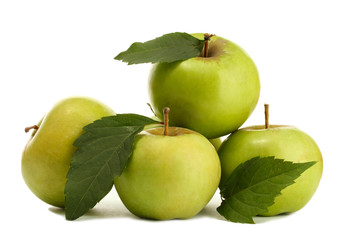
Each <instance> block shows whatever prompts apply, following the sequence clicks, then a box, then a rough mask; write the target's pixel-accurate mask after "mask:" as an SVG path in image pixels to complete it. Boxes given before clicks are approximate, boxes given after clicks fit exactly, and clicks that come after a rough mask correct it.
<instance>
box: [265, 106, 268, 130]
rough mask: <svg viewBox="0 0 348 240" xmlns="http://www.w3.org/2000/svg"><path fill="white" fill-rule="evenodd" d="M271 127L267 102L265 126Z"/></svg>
mask: <svg viewBox="0 0 348 240" xmlns="http://www.w3.org/2000/svg"><path fill="white" fill-rule="evenodd" d="M268 127H269V105H268V104H265V128H266V129H267V128H268Z"/></svg>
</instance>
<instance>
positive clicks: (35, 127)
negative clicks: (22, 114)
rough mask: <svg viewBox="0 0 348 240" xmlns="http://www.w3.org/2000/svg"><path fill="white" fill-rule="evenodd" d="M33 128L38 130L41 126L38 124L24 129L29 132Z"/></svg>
mask: <svg viewBox="0 0 348 240" xmlns="http://www.w3.org/2000/svg"><path fill="white" fill-rule="evenodd" d="M31 129H34V130H38V129H39V126H38V125H33V126H30V127H26V128H25V129H24V131H25V132H26V133H27V132H29V131H30V130H31Z"/></svg>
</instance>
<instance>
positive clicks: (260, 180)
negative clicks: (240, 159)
mask: <svg viewBox="0 0 348 240" xmlns="http://www.w3.org/2000/svg"><path fill="white" fill-rule="evenodd" d="M315 163H316V162H306V163H293V162H289V161H284V160H282V159H276V158H275V157H273V156H272V157H264V158H261V157H255V158H252V159H250V160H248V161H246V162H244V163H242V164H240V165H239V166H238V167H237V168H236V169H235V170H234V171H233V172H232V174H231V175H230V176H229V178H228V179H227V180H226V182H225V184H224V185H223V186H222V187H221V192H220V194H221V197H222V199H223V201H222V203H221V205H220V206H219V207H218V208H217V211H218V212H219V213H220V215H222V216H223V217H224V218H226V219H227V220H229V221H232V222H240V223H254V221H253V218H252V217H254V216H257V215H259V214H261V213H266V212H267V208H268V207H270V206H271V205H272V204H273V203H274V199H275V197H277V196H278V195H280V194H281V190H282V189H284V188H286V187H287V186H289V185H291V184H293V183H295V181H294V180H295V179H297V178H298V177H299V176H300V175H301V174H302V173H303V172H304V171H305V170H306V169H308V168H309V167H311V166H313V165H314V164H315Z"/></svg>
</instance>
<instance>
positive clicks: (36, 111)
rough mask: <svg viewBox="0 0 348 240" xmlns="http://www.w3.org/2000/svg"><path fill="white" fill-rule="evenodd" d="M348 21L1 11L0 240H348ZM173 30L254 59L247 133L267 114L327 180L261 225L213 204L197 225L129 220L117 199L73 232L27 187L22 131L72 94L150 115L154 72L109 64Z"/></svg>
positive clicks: (49, 5)
mask: <svg viewBox="0 0 348 240" xmlns="http://www.w3.org/2000/svg"><path fill="white" fill-rule="evenodd" d="M347 12H348V6H347V4H346V1H343V0H342V1H335V0H330V1H319V0H317V1H304V0H302V1H296V0H292V1H279V0H278V1H246V0H243V1H218V0H214V1H203V0H200V1H188V0H186V1H180V0H176V1H152V0H146V1H138V2H136V1H88V0H84V1H72V0H70V1H64V0H60V1H37V0H31V1H26V0H23V1H16V0H12V1H1V3H0V84H1V85H0V98H1V99H0V104H1V105H0V106H1V119H0V121H1V123H0V126H1V128H2V129H1V138H0V141H1V142H0V143H1V144H0V148H1V175H0V177H1V181H0V184H1V186H0V189H1V197H0V201H1V204H0V206H1V208H2V210H1V211H0V215H1V217H0V218H1V225H0V228H1V231H0V238H1V239H5V238H4V236H5V235H7V234H10V236H11V237H10V239H15V238H17V237H23V238H24V237H25V238H28V239H34V237H35V238H36V239H73V238H76V239H77V238H79V239H96V238H98V239H106V238H110V239H121V238H123V239H124V238H125V237H138V238H140V237H141V238H143V239H178V238H184V239H186V238H188V237H192V238H194V239H198V238H202V237H207V238H208V237H210V238H214V239H218V238H220V239H221V238H226V239H227V238H228V239H230V238H231V239H240V238H246V239H251V238H252V237H255V238H256V237H258V238H261V239H279V238H282V239H293V238H296V239H306V238H309V237H310V238H311V239H315V237H323V238H328V237H330V238H332V237H334V238H336V237H337V239H343V238H345V237H347V231H346V229H345V228H346V215H347V201H348V199H347V196H346V191H347V190H346V189H347V178H346V176H347V174H346V173H347V168H348V163H347V162H348V159H347V147H348V140H347V138H346V137H347V135H348V131H347V127H346V126H347V122H348V117H347V103H348V97H347V95H346V92H347V90H348V88H347V85H346V82H347V80H348V74H347V65H348V64H347V63H348V60H347V55H348V47H347V44H348V37H347V35H346V33H347V29H348V28H347V25H348V14H347ZM175 31H181V32H188V33H193V32H208V33H214V34H217V35H220V36H223V37H225V38H228V39H230V40H232V41H233V42H235V43H237V44H239V45H240V46H242V47H243V48H244V49H245V50H246V51H247V52H248V53H249V55H250V56H251V57H252V58H253V60H254V61H255V63H256V65H257V67H258V69H259V73H260V79H261V86H262V87H261V88H262V89H261V96H260V100H259V103H258V105H257V107H256V109H255V111H254V112H253V114H252V116H251V117H250V118H249V119H248V120H247V122H246V123H245V124H244V126H249V125H254V124H262V123H263V104H264V103H269V104H270V114H271V115H270V121H271V123H273V124H289V125H295V126H297V127H298V128H300V129H301V130H303V131H305V132H307V133H308V134H310V135H311V136H312V137H313V138H314V139H315V140H316V142H317V143H318V145H319V147H320V148H321V151H322V154H323V157H324V173H323V177H322V181H321V183H320V186H319V188H318V190H317V192H316V194H315V195H314V197H313V198H312V200H311V201H310V202H309V203H308V205H307V206H306V207H305V208H303V209H302V210H301V211H299V212H297V213H294V214H290V215H285V216H278V217H271V218H261V217H258V218H255V221H256V223H257V224H256V225H248V224H236V223H230V222H227V221H224V220H223V218H221V217H220V216H219V215H218V214H217V212H216V211H215V209H216V207H217V206H219V196H218V195H216V196H214V198H213V199H212V201H211V202H210V203H209V204H208V206H207V207H206V208H205V209H204V210H203V211H202V212H201V213H200V214H198V216H196V217H194V218H192V219H189V220H171V221H150V220H143V219H139V218H136V217H134V216H133V215H132V214H130V213H129V212H128V211H127V210H126V208H125V207H124V206H123V205H122V203H121V202H120V200H119V199H118V197H117V194H116V191H115V190H114V189H113V190H112V192H111V193H110V194H109V195H108V196H107V197H106V198H105V199H103V200H102V201H101V202H100V203H99V204H98V205H97V206H96V207H95V208H94V209H93V210H92V211H90V212H89V213H88V214H87V215H86V216H83V217H81V218H80V219H78V220H76V221H73V222H71V221H66V220H65V218H64V212H63V211H62V210H59V209H56V208H54V207H50V206H49V205H47V204H45V203H44V202H41V201H40V200H39V199H37V198H36V197H35V196H34V195H33V194H32V193H31V192H30V190H29V189H28V188H27V186H26V185H25V183H24V181H23V179H22V176H21V167H20V165H21V153H22V150H23V148H24V145H25V143H26V142H27V140H28V139H29V134H25V133H24V127H26V126H29V125H33V124H36V123H37V122H38V121H39V119H40V118H41V117H42V115H43V114H44V113H45V112H46V111H48V110H49V108H50V107H51V106H52V104H54V103H55V102H56V101H58V100H60V99H62V98H65V97H69V96H72V95H84V96H90V97H94V98H96V99H98V100H100V101H102V102H104V103H106V104H108V105H109V106H110V107H112V108H113V109H114V110H115V111H116V112H117V113H130V112H132V113H138V114H143V115H147V116H151V112H150V110H149V108H148V107H147V105H146V103H147V102H148V95H147V76H148V72H149V68H150V65H149V64H142V65H133V66H127V64H125V63H122V62H118V61H115V60H113V57H114V56H115V55H116V54H117V53H119V52H121V51H123V50H125V49H127V48H128V46H129V45H130V44H131V43H133V42H135V41H140V42H142V41H147V40H150V39H153V38H155V37H158V36H161V35H163V34H165V33H170V32H175ZM344 235H345V236H344ZM132 239H133V238H132ZM134 239H135V238H134Z"/></svg>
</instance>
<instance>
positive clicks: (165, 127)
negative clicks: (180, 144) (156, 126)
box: [163, 107, 170, 136]
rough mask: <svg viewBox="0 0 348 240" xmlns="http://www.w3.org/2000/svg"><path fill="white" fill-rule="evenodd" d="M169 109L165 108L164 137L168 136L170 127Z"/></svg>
mask: <svg viewBox="0 0 348 240" xmlns="http://www.w3.org/2000/svg"><path fill="white" fill-rule="evenodd" d="M169 111H170V109H169V107H165V108H163V116H164V131H163V135H164V136H168V127H169Z"/></svg>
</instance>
